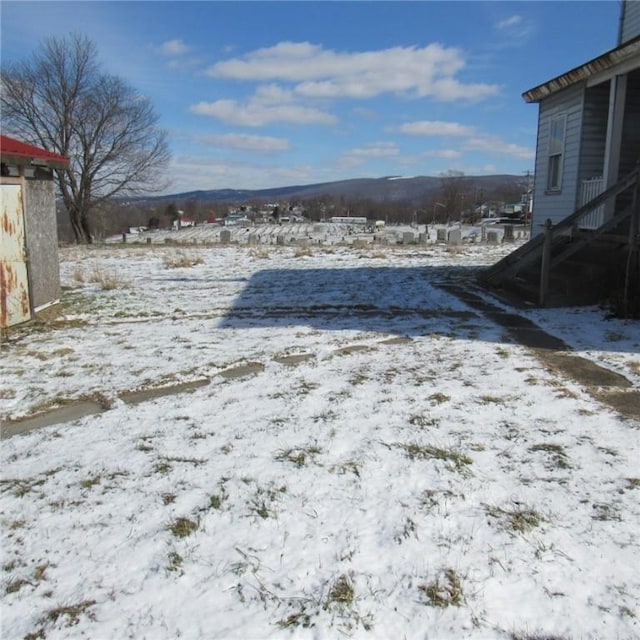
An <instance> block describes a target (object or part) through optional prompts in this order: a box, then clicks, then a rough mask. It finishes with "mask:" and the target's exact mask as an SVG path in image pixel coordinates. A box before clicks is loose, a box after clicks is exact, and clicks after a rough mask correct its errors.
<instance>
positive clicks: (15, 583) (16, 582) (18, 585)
mask: <svg viewBox="0 0 640 640" xmlns="http://www.w3.org/2000/svg"><path fill="white" fill-rule="evenodd" d="M27 584H31V583H30V582H29V581H28V580H25V579H24V578H14V579H13V580H9V584H7V586H6V587H5V590H4V592H5V593H6V594H10V593H16V592H18V591H20V589H22V587H24V586H25V585H27Z"/></svg>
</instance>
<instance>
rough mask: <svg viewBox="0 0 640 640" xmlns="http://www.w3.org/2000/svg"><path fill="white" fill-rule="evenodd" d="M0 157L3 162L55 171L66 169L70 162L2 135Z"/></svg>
mask: <svg viewBox="0 0 640 640" xmlns="http://www.w3.org/2000/svg"><path fill="white" fill-rule="evenodd" d="M0 156H1V157H2V161H3V162H8V163H13V164H23V165H24V164H44V165H46V166H48V167H52V168H55V169H66V168H67V167H68V166H69V162H70V160H69V158H65V156H61V155H59V154H57V153H53V152H51V151H47V150H46V149H41V148H40V147H35V146H34V145H32V144H26V143H25V142H20V141H19V140H15V139H14V138H10V137H9V136H2V135H0ZM34 161H35V162H34Z"/></svg>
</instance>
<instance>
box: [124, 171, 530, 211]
mask: <svg viewBox="0 0 640 640" xmlns="http://www.w3.org/2000/svg"><path fill="white" fill-rule="evenodd" d="M446 180H460V181H462V184H463V185H464V187H465V188H463V189H462V191H464V192H465V193H468V194H469V195H472V194H473V192H474V191H480V190H484V191H485V192H488V191H491V190H493V189H497V188H502V187H511V188H514V187H521V188H522V190H523V191H524V190H525V189H526V187H527V184H526V182H527V181H526V178H525V177H524V176H522V175H516V174H494V175H482V176H466V175H464V176H452V177H431V176H413V177H404V176H384V177H381V178H348V179H345V180H336V181H332V182H318V183H311V184H303V185H289V186H282V187H270V188H267V189H230V188H226V189H209V190H206V189H197V190H193V191H183V192H177V193H173V194H168V195H162V196H152V197H149V196H143V197H140V198H136V200H138V201H140V200H144V201H149V202H151V201H172V200H191V199H194V200H199V201H202V202H220V203H223V202H233V203H237V204H242V203H246V202H250V201H252V200H260V199H276V200H277V199H284V198H287V199H299V200H304V199H309V198H317V197H322V196H333V197H341V196H342V197H345V198H357V199H370V200H373V201H378V202H381V201H382V202H384V201H387V202H398V203H400V202H404V203H407V204H424V201H425V200H430V199H432V198H433V197H434V196H435V195H436V194H437V192H438V191H440V190H441V189H442V187H443V182H444V181H446Z"/></svg>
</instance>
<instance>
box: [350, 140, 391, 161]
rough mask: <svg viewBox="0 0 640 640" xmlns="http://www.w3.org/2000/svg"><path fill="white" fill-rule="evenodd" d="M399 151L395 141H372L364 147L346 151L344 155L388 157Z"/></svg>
mask: <svg viewBox="0 0 640 640" xmlns="http://www.w3.org/2000/svg"><path fill="white" fill-rule="evenodd" d="M399 153H400V150H399V149H398V145H397V144H396V143H395V142H372V143H371V144H368V145H366V146H365V147H360V148H355V149H351V150H349V151H347V154H346V155H350V156H357V157H363V158H390V157H395V156H397V155H398V154H399Z"/></svg>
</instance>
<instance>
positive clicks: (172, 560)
mask: <svg viewBox="0 0 640 640" xmlns="http://www.w3.org/2000/svg"><path fill="white" fill-rule="evenodd" d="M183 561H184V558H183V557H182V556H181V555H180V554H179V553H177V552H176V551H172V552H171V553H169V564H168V565H167V571H181V570H182V563H183Z"/></svg>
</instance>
